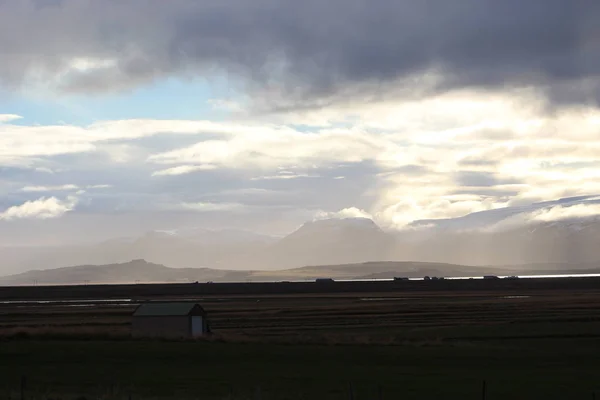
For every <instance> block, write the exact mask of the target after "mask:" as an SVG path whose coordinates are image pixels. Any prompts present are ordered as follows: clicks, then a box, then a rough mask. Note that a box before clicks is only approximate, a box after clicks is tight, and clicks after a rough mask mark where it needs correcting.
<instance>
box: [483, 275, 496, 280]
mask: <svg viewBox="0 0 600 400" xmlns="http://www.w3.org/2000/svg"><path fill="white" fill-rule="evenodd" d="M483 279H500V278H499V277H497V276H496V275H485V276H484V277H483Z"/></svg>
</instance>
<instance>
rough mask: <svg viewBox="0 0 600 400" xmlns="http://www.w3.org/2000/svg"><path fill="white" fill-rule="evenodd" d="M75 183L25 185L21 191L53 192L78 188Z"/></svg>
mask: <svg viewBox="0 0 600 400" xmlns="http://www.w3.org/2000/svg"><path fill="white" fill-rule="evenodd" d="M78 189H79V186H77V185H61V186H25V187H24V188H22V189H21V191H22V192H26V193H27V192H54V191H63V190H64V191H73V190H78Z"/></svg>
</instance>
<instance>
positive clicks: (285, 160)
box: [0, 0, 600, 245]
mask: <svg viewBox="0 0 600 400" xmlns="http://www.w3.org/2000/svg"><path fill="white" fill-rule="evenodd" d="M598 20H600V3H598V2H596V1H594V0H530V1H527V2H522V1H516V0H504V1H502V2H499V1H496V0H452V1H448V0H421V1H409V0H350V1H349V0H329V1H327V2H323V1H313V0H307V1H304V2H298V1H291V0H256V1H252V2H248V1H245V0H222V1H219V2H214V1H205V0H171V1H168V2H166V1H160V0H136V1H133V0H123V1H116V0H0V245H2V244H5V245H6V244H10V245H15V244H19V245H22V244H29V243H44V244H49V243H52V244H54V243H66V242H73V241H82V240H92V241H93V240H101V239H103V238H108V237H118V236H126V235H131V234H137V233H139V232H143V231H144V230H148V229H172V228H176V227H182V226H206V227H210V228H219V227H225V228H232V227H233V228H243V229H249V230H254V231H258V232H262V233H270V234H283V233H286V232H289V231H290V230H292V229H294V228H295V227H297V226H298V225H299V224H302V223H303V222H305V221H308V220H312V219H315V218H335V217H356V216H358V217H369V218H373V219H374V220H375V221H376V222H377V223H378V224H379V225H380V226H382V227H384V228H387V229H404V228H405V227H406V226H407V225H408V224H410V223H411V222H412V221H415V220H419V219H431V218H453V217H458V216H462V215H465V214H468V213H470V212H475V211H482V210H489V209H494V208H499V207H506V206H514V205H521V204H527V203H531V202H536V201H544V200H553V199H557V198H561V197H567V196H576V195H593V194H600V160H599V159H598V154H600V110H599V108H598V104H599V103H598V101H599V100H600V27H599V25H598V24H597V21H598Z"/></svg>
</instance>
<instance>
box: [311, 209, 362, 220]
mask: <svg viewBox="0 0 600 400" xmlns="http://www.w3.org/2000/svg"><path fill="white" fill-rule="evenodd" d="M344 218H369V219H372V218H373V216H372V215H371V214H369V213H368V212H366V211H365V210H361V209H359V208H356V207H348V208H344V209H342V210H339V211H336V212H328V211H319V212H317V214H316V215H315V219H344Z"/></svg>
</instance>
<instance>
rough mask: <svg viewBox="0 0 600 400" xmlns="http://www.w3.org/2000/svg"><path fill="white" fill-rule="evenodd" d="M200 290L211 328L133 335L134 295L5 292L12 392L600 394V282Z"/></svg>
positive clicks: (2, 344)
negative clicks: (48, 298)
mask: <svg viewBox="0 0 600 400" xmlns="http://www.w3.org/2000/svg"><path fill="white" fill-rule="evenodd" d="M110 290H113V289H110ZM177 297H178V296H173V295H169V296H162V297H160V296H159V298H163V299H174V298H177ZM185 297H186V298H188V299H190V296H189V295H188V294H186V296H185ZM191 298H194V299H196V300H198V301H199V302H200V303H201V304H202V305H203V306H204V308H205V309H206V310H207V312H208V314H209V318H210V322H211V326H212V329H213V330H214V332H215V335H214V337H213V338H211V339H209V340H200V341H188V342H185V341H182V342H163V341H137V340H132V339H130V337H129V324H130V320H131V313H132V311H133V309H134V308H135V305H134V304H132V303H135V299H134V301H125V300H126V299H121V300H118V301H115V302H113V303H110V304H106V303H104V304H103V303H102V302H91V303H88V302H79V303H77V302H75V303H69V304H63V303H57V302H54V303H52V302H50V303H37V302H31V303H27V302H26V303H4V304H0V338H2V339H0V398H2V397H3V396H4V397H6V398H8V397H9V396H10V398H13V399H16V398H19V396H20V384H21V377H23V376H26V377H27V379H26V382H25V384H26V385H25V395H26V398H28V399H50V398H52V399H56V398H62V399H70V398H72V399H75V398H77V397H78V396H85V397H86V398H106V399H108V398H119V399H128V398H129V396H131V397H132V398H140V399H149V398H157V399H158V398H161V399H246V398H247V399H265V400H267V399H273V400H275V399H351V398H352V399H354V400H362V399H365V400H366V399H374V400H375V399H379V398H384V399H481V398H482V382H483V381H484V380H485V381H486V385H487V397H486V399H487V400H500V399H592V393H593V392H594V391H598V392H599V396H598V398H600V289H595V288H584V289H582V288H577V289H572V288H569V287H562V286H561V285H555V287H552V288H539V287H532V288H521V289H519V290H515V289H514V288H512V289H510V290H508V289H506V290H505V289H502V288H492V289H490V288H486V289H485V290H475V289H472V290H460V291H456V290H454V291H452V290H447V289H446V288H440V290H411V291H398V290H392V291H390V290H385V291H368V292H367V291H364V292H348V293H322V292H319V293H304V294H300V293H299V294H292V295H281V294H271V293H268V294H262V295H261V294H253V295H243V294H237V295H236V294H229V295H216V294H212V295H211V294H206V295H202V296H191ZM53 300H54V301H56V300H59V299H58V298H53ZM127 300H129V299H127ZM351 392H352V393H353V394H352V395H351V394H350V393H351ZM380 395H381V397H380Z"/></svg>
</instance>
